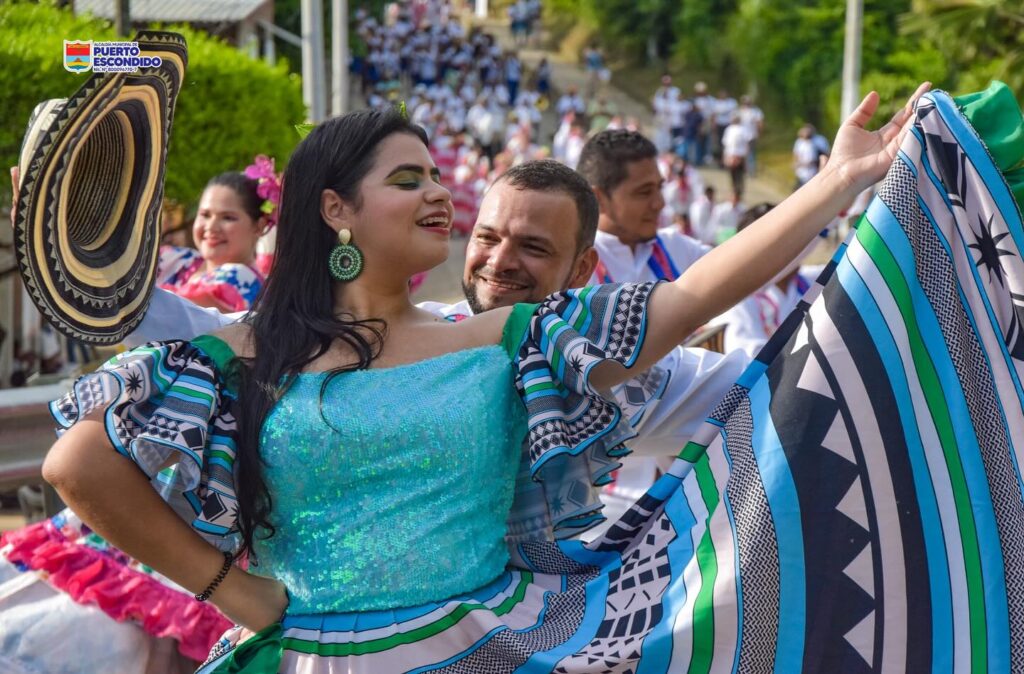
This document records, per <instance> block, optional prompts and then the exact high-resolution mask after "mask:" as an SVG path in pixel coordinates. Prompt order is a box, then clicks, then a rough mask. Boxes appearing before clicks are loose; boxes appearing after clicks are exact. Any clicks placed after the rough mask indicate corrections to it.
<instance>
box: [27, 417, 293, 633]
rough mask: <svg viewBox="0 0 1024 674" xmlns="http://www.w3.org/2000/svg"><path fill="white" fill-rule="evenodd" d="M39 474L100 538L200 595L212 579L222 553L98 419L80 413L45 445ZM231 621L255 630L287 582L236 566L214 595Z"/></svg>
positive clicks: (273, 611)
mask: <svg viewBox="0 0 1024 674" xmlns="http://www.w3.org/2000/svg"><path fill="white" fill-rule="evenodd" d="M43 478H44V479H46V481H47V482H49V483H50V484H52V485H53V486H54V488H56V489H57V492H58V493H59V494H60V496H61V498H62V499H64V502H65V503H67V504H68V505H69V506H70V507H71V509H72V510H74V511H75V513H76V514H78V515H79V516H80V517H81V518H82V520H83V521H85V522H88V523H89V526H90V527H91V528H92V529H93V530H95V531H96V532H97V533H98V534H100V535H101V536H103V538H104V539H106V540H107V541H109V542H110V543H112V544H113V545H115V546H117V547H118V548H119V549H121V550H123V551H124V552H126V553H128V554H129V555H131V556H132V557H134V558H135V559H137V560H139V561H140V562H142V563H143V564H146V565H147V566H150V567H152V568H154V569H156V570H157V571H159V572H160V573H162V574H164V575H165V576H167V577H168V578H170V579H171V580H173V581H174V582H176V583H178V584H179V585H181V586H182V587H184V588H185V589H187V590H188V591H189V592H191V593H193V594H199V593H200V592H202V591H203V590H204V589H205V588H206V587H207V585H209V583H210V581H212V580H213V579H214V577H216V575H217V573H218V572H219V571H220V569H221V567H222V565H223V564H224V555H223V553H221V552H220V551H218V550H217V549H216V548H214V547H213V546H212V545H210V544H209V543H207V542H206V541H204V540H203V539H202V538H201V537H200V536H199V534H197V533H196V532H195V531H193V530H192V529H191V528H190V527H189V526H188V524H186V523H185V522H184V521H183V520H182V519H181V518H180V517H178V515H177V514H175V512H174V511H173V510H172V509H171V507H170V506H169V505H167V504H166V503H164V501H163V500H162V499H161V498H160V496H159V495H158V494H157V493H156V491H155V490H154V489H153V487H152V485H150V483H149V479H148V478H147V477H146V476H145V475H144V474H143V472H142V471H141V470H139V468H138V467H137V466H136V465H135V464H133V463H132V462H131V461H129V460H128V459H126V458H125V457H123V456H121V455H120V454H118V453H117V451H116V450H115V449H114V447H113V446H112V445H111V443H110V440H109V439H108V438H107V433H106V430H105V429H104V427H103V422H102V420H100V419H99V418H92V419H89V418H87V419H83V420H81V421H79V422H78V423H76V424H75V425H74V426H72V427H71V428H70V429H68V430H67V431H66V432H65V433H64V435H62V436H61V437H60V439H59V440H57V442H56V443H55V444H54V445H53V447H52V448H51V449H50V452H49V454H47V456H46V460H45V462H44V463H43ZM210 601H212V602H213V603H214V604H215V605H216V606H217V608H219V609H220V610H221V611H222V612H223V613H224V614H225V615H227V616H228V617H229V618H230V619H232V620H234V621H236V622H237V623H239V624H240V625H243V626H245V627H248V628H250V629H254V630H259V629H262V628H263V627H266V626H267V625H269V624H271V623H273V622H274V621H275V620H277V619H278V618H279V617H280V615H281V614H282V613H283V611H284V609H285V606H286V605H287V596H286V594H285V590H284V586H283V585H281V583H279V582H277V581H276V580H272V579H267V578H261V577H259V576H254V575H251V574H249V573H246V572H245V571H242V570H241V569H239V568H237V567H234V568H232V569H231V571H230V572H229V573H228V575H227V576H226V577H225V578H224V581H223V582H222V583H221V584H220V586H219V587H217V589H216V591H215V592H214V593H213V596H212V598H211V600H210Z"/></svg>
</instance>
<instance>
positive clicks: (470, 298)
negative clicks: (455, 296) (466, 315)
mask: <svg viewBox="0 0 1024 674" xmlns="http://www.w3.org/2000/svg"><path fill="white" fill-rule="evenodd" d="M462 294H463V295H464V296H465V297H466V304H468V305H469V309H470V311H472V312H473V315H474V316H475V315H477V314H482V313H484V312H485V311H487V309H485V308H484V306H483V305H482V304H480V296H479V295H477V294H476V286H475V285H473V284H472V283H466V282H465V280H463V281H462ZM492 308H493V307H492Z"/></svg>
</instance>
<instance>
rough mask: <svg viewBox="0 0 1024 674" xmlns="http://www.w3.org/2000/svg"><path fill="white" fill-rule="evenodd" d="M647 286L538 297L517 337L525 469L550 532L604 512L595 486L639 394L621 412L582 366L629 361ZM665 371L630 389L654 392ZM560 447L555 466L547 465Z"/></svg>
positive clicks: (608, 468)
mask: <svg viewBox="0 0 1024 674" xmlns="http://www.w3.org/2000/svg"><path fill="white" fill-rule="evenodd" d="M653 288H654V284H653V283H641V284H609V285H602V286H595V287H589V288H582V289H578V290H568V291H565V292H560V293H555V294H554V295H551V296H550V297H548V298H547V299H546V300H544V302H542V303H541V304H540V305H538V308H537V309H536V311H535V312H534V314H533V317H532V318H531V319H530V322H529V326H528V328H527V330H526V334H525V335H524V337H523V341H522V343H521V344H520V345H519V349H518V355H517V357H516V358H515V361H514V365H515V367H516V370H517V377H516V387H517V388H518V389H519V392H520V395H521V396H522V398H523V401H524V403H525V404H526V410H527V414H528V416H529V420H528V425H529V436H528V438H527V444H528V455H529V462H530V471H531V475H532V476H533V479H535V480H537V481H539V482H541V483H542V485H543V489H544V493H545V498H546V499H547V502H548V505H549V510H550V511H551V516H552V517H551V519H552V523H553V528H554V535H555V537H556V538H569V537H572V536H575V535H576V534H578V533H579V532H580V530H582V529H585V528H589V527H590V526H593V525H594V524H595V523H597V522H598V521H600V520H601V519H603V516H602V515H600V513H599V510H600V508H601V500H600V496H599V490H598V487H600V486H601V485H604V484H606V483H607V482H608V481H609V480H610V473H611V472H612V471H613V470H615V469H616V468H618V467H619V465H620V464H619V459H620V458H621V457H623V456H625V455H626V454H627V453H628V450H627V449H626V447H625V446H624V445H623V443H624V442H625V441H626V440H628V439H629V438H631V437H633V436H635V435H636V432H635V431H634V430H633V427H632V426H631V425H630V423H629V421H630V419H631V418H632V417H635V416H637V415H639V414H640V413H641V412H642V407H643V402H642V400H641V401H638V402H637V403H634V404H631V405H629V406H627V408H626V409H625V410H624V411H625V414H624V413H623V410H620V408H619V407H618V406H617V405H616V404H615V401H613V400H606V399H605V398H604V397H603V396H602V395H601V394H599V393H598V392H597V391H595V390H593V389H592V388H591V387H590V384H589V383H588V381H587V372H589V370H590V368H591V367H593V366H594V365H596V364H597V363H600V362H602V361H604V360H614V361H616V362H618V363H620V364H622V365H623V366H625V367H629V366H630V365H631V364H632V363H633V361H634V360H635V358H636V354H637V351H638V347H639V345H640V344H641V343H642V341H643V337H644V328H645V322H644V315H645V314H644V309H645V307H646V304H647V300H648V298H649V297H650V294H651V291H652V290H653ZM663 379H665V377H663V376H661V377H659V376H657V373H655V374H653V375H651V378H650V379H649V380H645V381H644V382H641V383H640V384H639V385H638V386H635V387H634V389H631V390H632V391H633V393H634V396H636V395H639V397H640V398H641V399H643V398H645V397H649V396H645V395H644V389H645V388H650V389H651V392H652V393H653V392H655V391H656V390H657V389H658V387H660V385H661V382H660V380H663ZM565 455H568V460H559V461H558V462H556V463H558V469H557V470H552V471H547V470H545V464H547V463H548V462H549V461H551V460H552V459H554V458H555V457H564V456H565ZM513 519H514V514H513Z"/></svg>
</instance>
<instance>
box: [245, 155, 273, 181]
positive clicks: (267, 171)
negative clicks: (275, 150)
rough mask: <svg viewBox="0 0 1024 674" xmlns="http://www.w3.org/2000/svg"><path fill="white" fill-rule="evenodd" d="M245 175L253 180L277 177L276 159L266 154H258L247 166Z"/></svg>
mask: <svg viewBox="0 0 1024 674" xmlns="http://www.w3.org/2000/svg"><path fill="white" fill-rule="evenodd" d="M245 176H246V177H247V178H252V179H253V180H259V179H261V178H276V177H277V175H276V174H275V173H274V160H273V159H271V158H270V157H268V156H267V155H265V154H260V155H256V158H255V159H254V160H253V163H252V164H249V165H248V166H246V167H245Z"/></svg>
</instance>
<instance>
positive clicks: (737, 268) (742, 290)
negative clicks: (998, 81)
mask: <svg viewBox="0 0 1024 674" xmlns="http://www.w3.org/2000/svg"><path fill="white" fill-rule="evenodd" d="M928 88H929V85H928V84H927V83H925V84H922V85H921V86H920V87H919V88H918V90H917V91H916V92H915V93H914V95H913V96H912V97H911V98H910V100H909V101H908V102H907V105H906V107H904V108H903V109H902V110H900V111H899V112H898V113H896V114H895V115H894V116H893V118H892V119H891V120H890V121H889V123H888V124H886V125H885V126H884V127H882V128H881V129H879V130H878V131H874V132H871V131H867V130H866V129H865V128H864V127H865V125H866V124H867V123H868V122H869V121H870V119H871V117H872V115H874V113H875V110H877V108H878V94H876V93H875V92H871V93H870V94H868V96H867V97H866V98H865V99H864V100H863V101H861V104H860V106H858V107H857V110H855V111H854V113H853V114H852V115H850V118H849V119H847V120H846V122H844V123H843V125H842V126H841V127H840V129H839V133H838V134H837V135H836V141H835V146H834V148H833V152H832V155H831V157H830V158H829V162H828V164H827V165H826V166H825V168H824V169H823V170H822V171H821V172H820V173H819V174H818V175H817V176H815V177H814V178H813V179H812V180H810V181H809V182H808V183H807V184H805V185H804V186H803V187H801V188H800V189H799V190H797V191H796V192H794V193H793V194H792V195H790V196H789V197H788V198H787V199H786V200H784V201H783V202H782V203H780V204H779V205H778V206H776V207H775V208H774V209H772V210H771V211H769V212H768V213H767V214H766V215H764V216H763V217H761V218H760V219H759V220H757V221H756V222H754V223H753V224H752V225H750V226H749V227H747V228H746V229H744V230H743V231H742V232H740V233H739V234H737V235H736V236H734V237H732V238H731V239H729V240H728V241H726V242H725V243H723V244H722V245H720V246H718V247H717V248H715V249H714V250H712V251H711V252H709V253H708V254H707V255H705V256H703V257H702V258H701V259H700V260H698V261H697V262H696V263H695V264H694V265H693V266H691V267H690V268H689V269H688V270H686V272H685V273H683V275H682V276H680V277H679V278H678V279H677V280H675V281H673V282H672V283H665V284H661V285H660V286H658V288H657V289H656V290H655V292H654V293H653V295H652V296H651V300H650V304H649V306H648V311H647V320H648V325H647V333H646V335H647V336H646V338H645V340H644V344H643V347H642V348H641V351H640V353H639V355H638V357H637V360H636V362H635V363H634V365H633V368H632V369H634V370H645V369H647V368H648V367H650V366H651V365H653V364H654V363H655V362H656V361H657V360H658V359H659V358H661V357H662V356H664V355H665V354H666V353H668V351H669V350H670V349H672V348H673V347H674V346H675V345H677V344H679V342H681V341H682V340H683V339H684V338H685V337H686V336H687V335H689V334H691V333H692V332H693V331H694V330H696V329H697V328H698V327H700V326H701V325H703V324H704V323H706V322H707V321H709V320H710V319H712V318H714V317H715V316H717V315H719V314H720V313H722V312H723V311H725V310H726V309H728V308H729V307H731V306H733V305H734V304H736V303H737V302H739V301H740V300H741V299H743V298H744V297H746V296H747V295H749V294H750V293H752V292H754V291H755V290H757V289H758V288H760V287H762V286H763V285H764V284H765V283H767V282H768V281H770V280H771V279H772V278H773V277H775V275H776V274H778V273H779V272H780V271H781V270H782V269H783V268H785V267H786V265H788V264H789V263H790V262H792V260H793V259H794V258H795V257H796V256H797V255H798V254H799V253H800V252H801V251H803V250H804V248H805V247H806V246H807V244H808V243H809V242H810V241H811V240H812V239H813V238H814V237H815V236H816V235H817V234H818V233H819V232H820V231H821V230H822V229H824V228H825V226H826V225H827V224H828V223H829V222H830V221H831V220H832V219H833V218H834V217H836V215H838V214H839V212H840V210H842V208H843V207H844V206H846V205H847V204H849V203H850V202H851V201H852V200H853V198H854V197H855V196H856V195H857V194H858V193H860V192H861V191H863V190H864V189H867V188H868V187H870V186H871V185H873V184H874V183H876V182H878V181H879V180H881V179H882V177H883V176H884V175H885V173H886V171H888V169H889V166H890V165H891V164H892V162H893V160H894V159H895V157H896V152H897V150H898V149H899V146H900V143H901V141H902V138H903V134H904V133H905V129H906V128H907V127H906V125H907V122H908V121H909V120H910V118H911V116H912V114H913V104H914V102H915V101H916V100H917V98H918V97H919V96H921V95H922V94H924V93H925V92H926V91H927V90H928ZM627 377H628V373H627V371H626V370H625V368H623V367H622V366H620V365H618V364H617V363H613V362H607V363H602V364H601V365H599V366H597V367H595V369H594V371H593V372H592V373H591V377H590V381H591V383H592V384H593V385H594V386H595V387H597V388H599V389H600V388H607V387H609V386H613V385H615V384H617V383H620V382H621V381H624V380H625V379H626V378H627Z"/></svg>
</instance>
